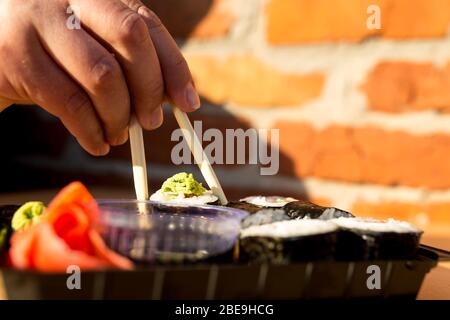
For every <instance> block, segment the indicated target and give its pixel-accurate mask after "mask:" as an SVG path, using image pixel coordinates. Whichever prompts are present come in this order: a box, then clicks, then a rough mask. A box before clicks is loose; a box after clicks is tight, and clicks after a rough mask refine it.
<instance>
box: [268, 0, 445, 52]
mask: <svg viewBox="0 0 450 320" xmlns="http://www.w3.org/2000/svg"><path fill="white" fill-rule="evenodd" d="M369 5H378V6H379V7H380V10H381V29H380V30H369V29H368V28H367V26H366V22H367V18H368V17H369V16H370V15H369V14H368V13H367V8H368V7H369ZM266 19H267V26H266V31H267V39H268V41H269V42H270V43H272V44H276V45H280V44H296V43H304V42H328V41H351V42H354V41H360V40H363V39H366V38H368V37H371V36H382V37H385V38H400V39H409V38H428V37H443V36H445V35H446V34H447V30H448V27H449V25H450V2H449V1H446V0H427V1H424V0H334V1H329V0H315V1H310V0H270V1H269V3H268V5H267V8H266Z"/></svg>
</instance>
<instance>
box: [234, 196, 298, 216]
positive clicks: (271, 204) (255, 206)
mask: <svg viewBox="0 0 450 320" xmlns="http://www.w3.org/2000/svg"><path fill="white" fill-rule="evenodd" d="M292 201H297V199H294V198H291V197H280V196H250V197H246V198H243V199H241V200H239V201H233V202H230V203H228V206H229V207H232V208H236V209H241V210H245V211H247V212H249V213H256V212H258V211H259V210H261V209H264V208H282V207H283V206H284V205H286V204H287V203H289V202H292Z"/></svg>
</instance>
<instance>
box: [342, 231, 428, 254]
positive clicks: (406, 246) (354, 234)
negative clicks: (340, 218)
mask: <svg viewBox="0 0 450 320" xmlns="http://www.w3.org/2000/svg"><path fill="white" fill-rule="evenodd" d="M421 235H422V232H421V231H420V232H394V231H386V232H379V231H371V230H360V229H353V228H346V227H341V226H340V230H339V233H338V242H337V246H336V259H337V260H344V261H349V260H377V259H379V260H398V259H413V258H415V257H416V255H417V252H418V248H419V244H420V237H421Z"/></svg>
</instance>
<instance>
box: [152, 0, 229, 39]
mask: <svg viewBox="0 0 450 320" xmlns="http://www.w3.org/2000/svg"><path fill="white" fill-rule="evenodd" d="M144 2H145V3H146V4H147V5H148V6H149V7H150V8H151V9H152V10H153V11H155V13H156V14H158V16H159V17H160V18H161V21H162V22H163V23H164V25H165V26H166V27H167V29H168V30H169V32H170V33H171V34H172V36H174V37H180V38H188V37H189V38H196V39H211V38H219V37H223V36H226V35H227V34H228V32H229V30H230V28H231V26H232V24H233V22H234V21H235V16H234V14H233V13H232V12H230V10H229V9H228V8H227V7H226V4H227V1H226V0H145V1H144Z"/></svg>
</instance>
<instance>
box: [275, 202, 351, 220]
mask: <svg viewBox="0 0 450 320" xmlns="http://www.w3.org/2000/svg"><path fill="white" fill-rule="evenodd" d="M283 209H284V211H286V214H287V215H288V216H289V217H291V218H292V219H303V218H309V219H320V220H330V219H334V218H341V217H345V218H351V217H354V216H353V215H352V214H351V213H350V212H347V211H344V210H341V209H337V208H327V207H322V206H319V205H317V204H314V203H311V202H309V201H294V202H289V203H287V204H286V205H285V206H284V207H283Z"/></svg>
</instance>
